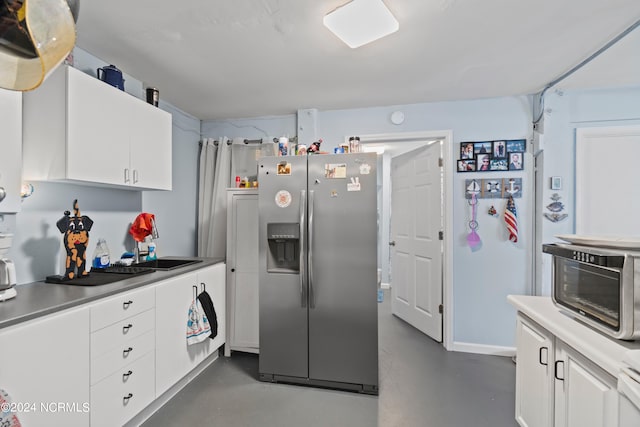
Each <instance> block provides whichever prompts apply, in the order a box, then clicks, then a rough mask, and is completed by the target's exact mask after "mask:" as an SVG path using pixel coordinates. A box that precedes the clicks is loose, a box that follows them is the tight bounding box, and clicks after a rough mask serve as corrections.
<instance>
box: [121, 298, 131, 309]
mask: <svg viewBox="0 0 640 427" xmlns="http://www.w3.org/2000/svg"><path fill="white" fill-rule="evenodd" d="M131 304H133V301H131V300H129V301H125V302H123V303H122V308H124V309H125V310H126V309H127V308H129V306H130V305H131Z"/></svg>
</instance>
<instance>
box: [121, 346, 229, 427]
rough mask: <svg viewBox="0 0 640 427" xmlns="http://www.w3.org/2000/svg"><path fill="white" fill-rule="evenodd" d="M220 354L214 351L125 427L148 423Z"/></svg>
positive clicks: (135, 426) (136, 426)
mask: <svg viewBox="0 0 640 427" xmlns="http://www.w3.org/2000/svg"><path fill="white" fill-rule="evenodd" d="M219 352H220V350H218V351H214V352H213V354H211V355H210V356H209V357H207V358H206V359H204V360H203V361H202V362H200V364H199V365H198V366H196V367H195V368H194V369H193V370H192V371H191V372H189V373H188V374H187V375H185V376H184V377H183V378H182V379H181V380H180V381H178V382H177V383H175V384H174V385H173V386H172V387H171V388H170V389H169V390H167V391H165V392H164V393H162V394H161V395H160V396H159V397H158V398H157V399H156V400H154V401H153V402H151V403H150V404H149V406H147V407H146V408H144V409H143V410H142V411H140V412H139V413H138V414H137V415H136V416H135V417H133V418H132V419H130V420H129V422H127V423H126V424H125V427H138V426H140V425H141V424H142V423H144V422H145V421H147V420H148V419H149V418H151V416H152V415H153V414H155V413H156V412H157V411H158V409H160V408H162V407H163V406H164V405H165V404H166V403H167V402H168V401H169V400H171V399H172V398H173V397H174V396H175V395H176V394H178V393H179V392H180V390H182V389H183V388H185V387H186V386H187V384H189V383H190V382H191V381H193V380H194V379H195V378H196V377H197V376H198V375H200V374H201V373H202V371H204V370H205V369H207V367H209V365H211V364H212V363H213V362H215V361H216V360H218V357H219Z"/></svg>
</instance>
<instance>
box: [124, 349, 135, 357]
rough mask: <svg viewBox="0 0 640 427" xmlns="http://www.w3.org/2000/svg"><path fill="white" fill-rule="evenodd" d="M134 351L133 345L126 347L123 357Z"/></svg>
mask: <svg viewBox="0 0 640 427" xmlns="http://www.w3.org/2000/svg"><path fill="white" fill-rule="evenodd" d="M132 351H133V347H129V348H125V349H124V350H122V357H127V356H128V355H129V353H131V352H132Z"/></svg>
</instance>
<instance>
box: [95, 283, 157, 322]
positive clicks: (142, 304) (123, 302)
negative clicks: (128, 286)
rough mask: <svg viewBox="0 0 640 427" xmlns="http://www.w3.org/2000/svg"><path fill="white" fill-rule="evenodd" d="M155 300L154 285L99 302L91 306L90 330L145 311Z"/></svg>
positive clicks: (153, 304)
mask: <svg viewBox="0 0 640 427" xmlns="http://www.w3.org/2000/svg"><path fill="white" fill-rule="evenodd" d="M155 301H156V298H155V287H153V286H148V287H146V288H144V289H141V290H139V291H132V292H127V293H125V294H122V295H116V296H115V297H113V298H110V299H109V300H107V301H104V302H100V303H98V304H96V305H94V306H93V307H91V332H93V331H97V330H98V329H102V328H104V327H105V326H109V325H111V324H113V323H115V322H117V321H118V320H122V319H126V318H127V317H131V316H135V315H136V314H138V313H142V312H143V311H147V310H149V309H150V308H152V307H154V306H155Z"/></svg>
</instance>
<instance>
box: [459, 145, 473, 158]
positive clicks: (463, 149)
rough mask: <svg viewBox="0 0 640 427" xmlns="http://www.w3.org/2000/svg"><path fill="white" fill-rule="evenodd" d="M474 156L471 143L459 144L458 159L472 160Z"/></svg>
mask: <svg viewBox="0 0 640 427" xmlns="http://www.w3.org/2000/svg"><path fill="white" fill-rule="evenodd" d="M474 156H475V154H474V146H473V142H461V143H460V159H462V160H465V159H473V158H474Z"/></svg>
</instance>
